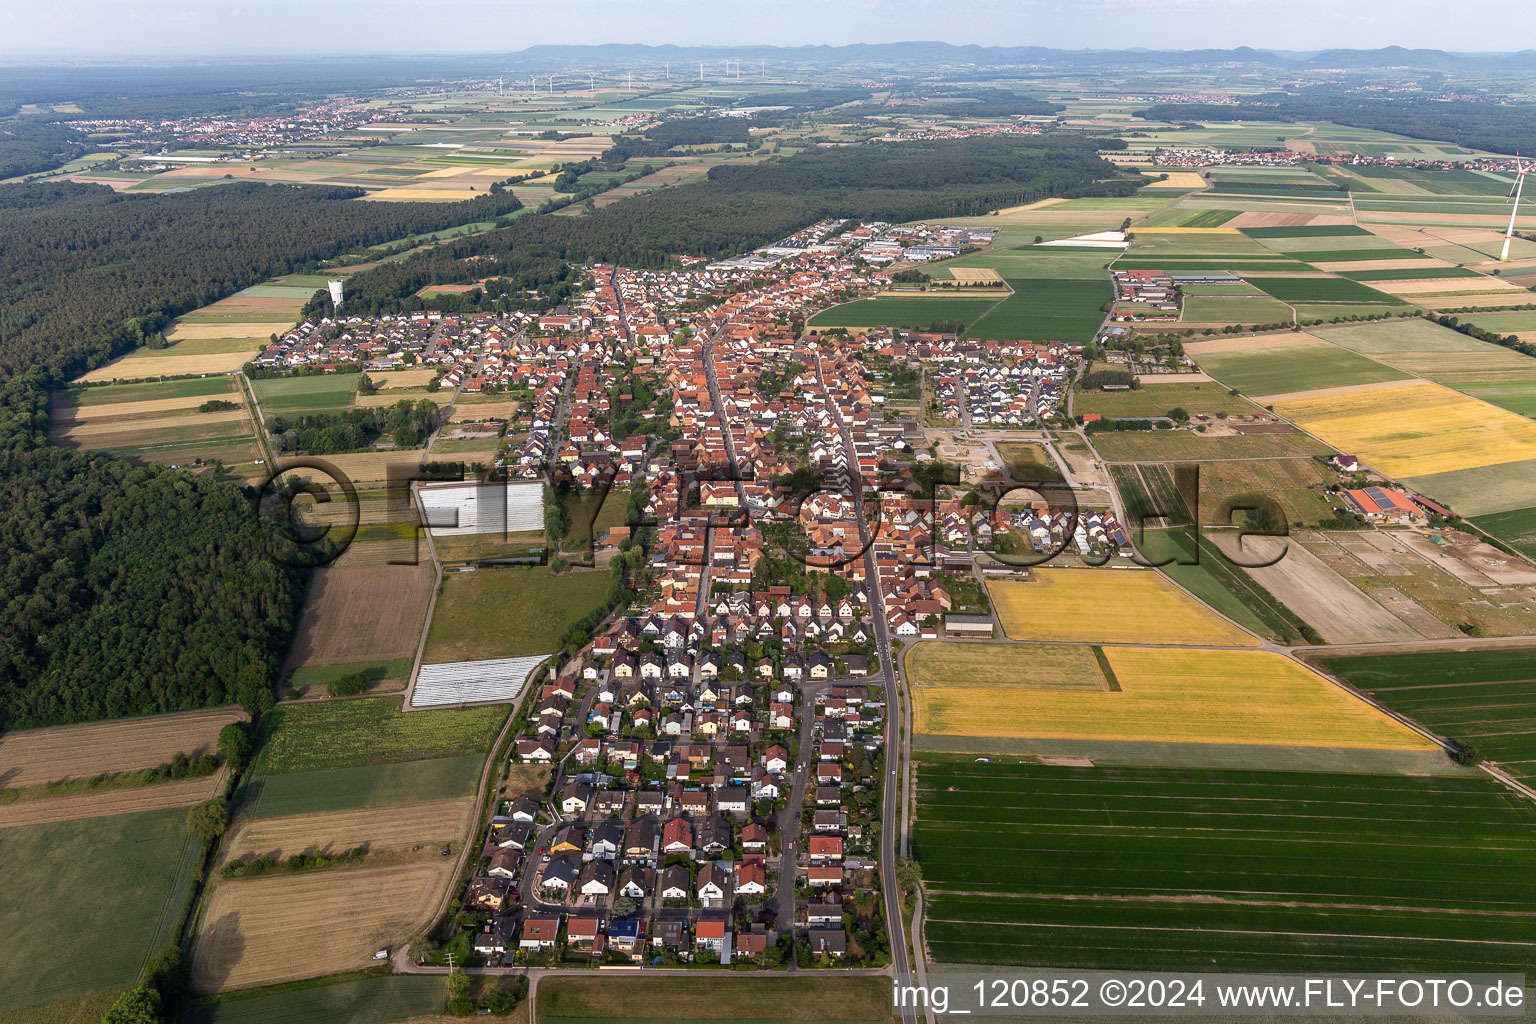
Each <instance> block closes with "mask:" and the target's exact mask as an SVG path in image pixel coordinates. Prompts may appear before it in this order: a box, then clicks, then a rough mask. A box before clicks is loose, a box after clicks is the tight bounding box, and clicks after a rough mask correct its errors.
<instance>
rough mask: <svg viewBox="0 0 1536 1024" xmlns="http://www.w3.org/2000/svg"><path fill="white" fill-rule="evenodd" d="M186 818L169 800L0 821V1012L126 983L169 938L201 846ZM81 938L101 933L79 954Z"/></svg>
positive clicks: (171, 939) (134, 978) (178, 918)
mask: <svg viewBox="0 0 1536 1024" xmlns="http://www.w3.org/2000/svg"><path fill="white" fill-rule="evenodd" d="M186 818H187V812H186V809H185V808H181V807H173V808H169V809H167V810H161V811H140V812H136V813H132V814H116V815H111V816H109V817H104V818H82V819H78V820H75V821H59V822H53V823H50V824H46V825H21V826H17V827H15V828H6V829H0V864H4V865H5V867H6V871H5V886H4V892H5V897H4V898H0V934H4V935H5V947H6V952H7V954H8V955H7V956H6V957H4V959H3V960H0V1011H6V1010H14V1009H17V1008H19V1007H23V1006H33V1005H36V1004H39V1003H51V1002H56V1001H58V1000H63V999H67V998H70V997H78V996H84V995H90V994H93V993H97V992H109V991H113V990H116V989H123V988H127V987H129V986H131V985H133V984H134V983H135V982H136V981H137V980H138V976H139V971H140V969H141V968H142V967H143V966H144V961H145V960H146V959H147V958H148V957H149V956H150V955H151V954H153V953H155V952H158V951H159V950H161V949H163V948H165V947H166V946H168V945H170V944H171V943H173V942H175V941H176V938H177V935H176V928H177V926H178V925H179V924H180V923H181V913H182V908H183V907H184V906H185V904H186V899H187V896H188V893H189V888H188V887H189V886H190V885H191V883H192V879H193V876H194V875H195V873H196V871H197V868H198V865H199V858H200V855H201V853H202V844H201V843H200V842H197V841H194V840H190V839H189V838H188V837H187V832H186ZM82 937H93V938H100V939H101V940H102V941H96V942H94V943H93V944H92V946H91V948H90V951H89V955H88V956H87V955H83V954H81V953H80V951H79V949H78V947H79V944H80V942H81V939H82ZM71 951H74V952H71Z"/></svg>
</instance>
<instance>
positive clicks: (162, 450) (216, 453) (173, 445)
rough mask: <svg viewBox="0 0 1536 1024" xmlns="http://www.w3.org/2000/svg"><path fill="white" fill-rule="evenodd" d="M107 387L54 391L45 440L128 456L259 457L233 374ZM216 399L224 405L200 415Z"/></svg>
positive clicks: (238, 460)
mask: <svg viewBox="0 0 1536 1024" xmlns="http://www.w3.org/2000/svg"><path fill="white" fill-rule="evenodd" d="M182 383H188V382H182V381H165V382H155V383H149V382H146V383H143V384H135V385H108V386H106V387H92V388H86V389H82V390H71V391H65V392H62V393H59V394H58V395H56V396H55V397H54V401H53V408H52V412H51V417H50V429H49V440H50V443H52V444H54V445H57V446H59V447H64V448H93V449H100V450H103V451H110V452H113V453H115V454H118V455H123V456H126V457H129V458H139V459H144V460H151V461H161V462H172V463H175V464H187V463H191V462H192V460H193V459H196V458H202V459H204V460H205V461H209V462H212V461H214V460H216V459H218V460H222V461H224V462H226V463H232V464H237V465H249V464H251V463H253V461H254V460H255V459H256V458H258V457H259V453H258V450H257V447H256V427H255V421H254V420H253V419H252V417H251V414H250V411H249V410H248V409H246V408H245V396H244V395H243V394H242V393H241V391H240V388H239V386H238V384H237V383H236V382H235V380H234V378H232V377H217V378H213V379H209V380H202V379H199V380H198V381H197V382H196V383H197V384H199V385H202V386H200V387H196V388H190V387H178V386H177V385H179V384H182ZM211 400H216V401H220V402H226V403H229V406H230V407H229V408H226V409H217V410H210V411H207V412H203V411H200V410H199V407H200V406H201V405H203V404H204V403H205V402H208V401H211Z"/></svg>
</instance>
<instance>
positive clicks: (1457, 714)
mask: <svg viewBox="0 0 1536 1024" xmlns="http://www.w3.org/2000/svg"><path fill="white" fill-rule="evenodd" d="M1318 664H1319V665H1321V666H1322V667H1323V668H1324V669H1326V670H1327V671H1328V672H1331V673H1332V674H1334V675H1336V676H1338V677H1339V678H1341V679H1343V680H1345V681H1346V682H1348V683H1350V684H1352V685H1354V686H1356V687H1358V688H1359V689H1361V690H1363V691H1365V692H1366V693H1368V694H1370V695H1371V696H1372V697H1375V698H1376V699H1377V700H1378V701H1380V702H1381V703H1383V704H1385V705H1386V706H1387V707H1389V708H1391V709H1392V710H1393V711H1396V712H1399V713H1400V714H1403V715H1406V716H1407V717H1409V718H1411V719H1413V720H1414V721H1416V722H1418V723H1419V724H1421V725H1423V726H1424V727H1425V728H1427V729H1429V730H1431V731H1433V732H1435V733H1438V734H1439V735H1441V736H1445V737H1448V738H1450V739H1453V740H1457V741H1460V742H1467V741H1471V742H1473V743H1475V744H1477V746H1478V748H1479V749H1481V750H1482V752H1483V753H1484V754H1485V755H1486V756H1487V757H1488V758H1489V759H1490V760H1493V761H1497V762H1498V763H1499V764H1501V765H1503V766H1504V767H1505V768H1506V769H1507V770H1508V771H1509V773H1510V774H1511V775H1514V776H1515V777H1516V778H1519V779H1523V780H1525V781H1526V782H1530V781H1532V780H1536V670H1533V666H1536V651H1532V650H1530V649H1528V648H1525V649H1519V648H1484V649H1482V650H1475V649H1473V650H1460V651H1450V650H1447V651H1425V652H1417V653H1403V654H1375V655H1358V656H1336V657H1327V656H1325V657H1321V658H1319V659H1318Z"/></svg>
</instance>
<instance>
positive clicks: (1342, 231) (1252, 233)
mask: <svg viewBox="0 0 1536 1024" xmlns="http://www.w3.org/2000/svg"><path fill="white" fill-rule="evenodd" d="M1238 230H1239V231H1241V232H1242V233H1243V234H1245V235H1247V236H1248V237H1249V238H1336V237H1337V238H1346V237H1354V238H1375V237H1376V236H1375V235H1373V234H1371V233H1370V232H1369V231H1367V230H1366V229H1365V228H1362V227H1356V226H1355V225H1353V224H1301V225H1295V226H1292V227H1273V228H1238Z"/></svg>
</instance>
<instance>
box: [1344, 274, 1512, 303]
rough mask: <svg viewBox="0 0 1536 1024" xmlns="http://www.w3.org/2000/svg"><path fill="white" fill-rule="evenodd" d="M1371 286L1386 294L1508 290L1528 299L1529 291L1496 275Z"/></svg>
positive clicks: (1381, 282) (1422, 279)
mask: <svg viewBox="0 0 1536 1024" xmlns="http://www.w3.org/2000/svg"><path fill="white" fill-rule="evenodd" d="M1371 287H1372V288H1375V289H1376V290H1377V291H1379V292H1386V293H1387V294H1388V295H1425V294H1437V293H1438V294H1445V293H1447V292H1460V293H1471V292H1510V293H1512V294H1518V295H1523V296H1525V298H1526V301H1530V300H1531V298H1532V295H1531V293H1530V292H1528V291H1526V290H1525V289H1524V288H1521V287H1520V286H1519V285H1515V284H1510V283H1509V282H1508V281H1501V280H1499V279H1498V278H1496V277H1482V278H1478V277H1432V278H1427V279H1426V278H1421V279H1419V280H1417V281H1372V282H1371Z"/></svg>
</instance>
